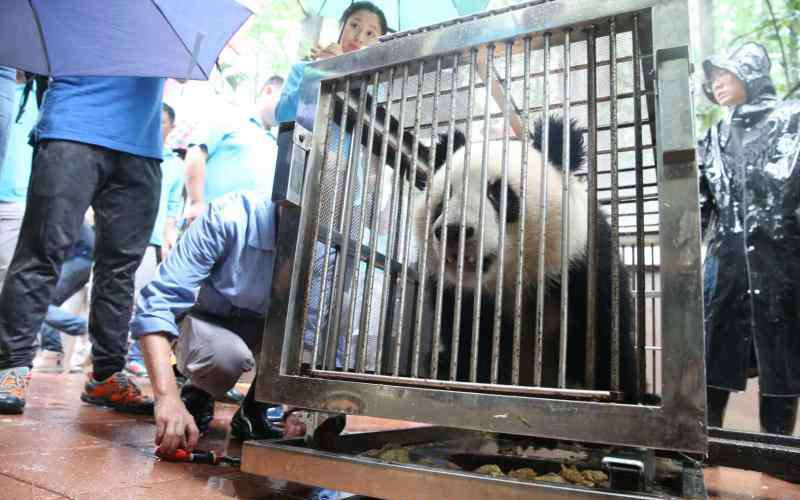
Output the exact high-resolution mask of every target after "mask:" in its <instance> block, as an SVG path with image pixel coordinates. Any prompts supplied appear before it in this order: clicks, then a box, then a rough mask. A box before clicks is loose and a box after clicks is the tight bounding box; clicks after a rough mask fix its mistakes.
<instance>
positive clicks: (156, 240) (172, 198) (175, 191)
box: [150, 148, 186, 246]
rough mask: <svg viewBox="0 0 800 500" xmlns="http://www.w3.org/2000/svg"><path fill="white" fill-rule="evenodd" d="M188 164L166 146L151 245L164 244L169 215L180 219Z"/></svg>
mask: <svg viewBox="0 0 800 500" xmlns="http://www.w3.org/2000/svg"><path fill="white" fill-rule="evenodd" d="M185 175H186V166H185V165H184V164H183V160H181V159H180V157H179V156H178V155H176V154H175V153H173V152H172V151H170V150H169V149H167V148H164V161H162V162H161V198H160V199H159V201H158V214H157V215H156V223H155V225H154V226H153V235H152V236H151V237H150V244H151V245H158V246H161V245H162V244H164V227H165V226H166V225H167V217H172V218H174V219H178V218H180V216H181V210H182V209H183V180H184V177H185Z"/></svg>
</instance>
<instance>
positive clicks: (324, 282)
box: [311, 78, 350, 368]
mask: <svg viewBox="0 0 800 500" xmlns="http://www.w3.org/2000/svg"><path fill="white" fill-rule="evenodd" d="M349 96H350V78H345V81H344V100H345V102H347V99H349ZM333 98H334V99H335V98H336V94H335V93H334V94H333ZM331 107H332V108H333V106H331ZM341 121H342V123H341V124H340V125H339V127H340V128H339V141H338V143H337V144H336V147H337V152H336V166H335V170H336V172H335V174H334V176H335V177H334V181H333V204H334V207H335V206H336V200H337V199H338V193H339V173H340V172H341V168H340V167H341V164H342V156H343V154H344V149H345V147H344V138H345V130H346V128H347V113H343V114H342V118H341ZM323 175H324V174H323ZM319 203H320V204H322V198H320V200H319ZM334 217H335V214H334V213H331V220H330V222H329V223H328V228H327V229H328V234H327V237H326V239H325V257H324V261H323V264H322V277H321V283H320V293H319V310H318V311H317V324H316V327H315V329H316V331H315V334H314V339H315V340H314V354H313V358H312V363H311V366H312V367H314V368H316V366H317V357H318V353H319V340H320V336H321V329H322V316H323V315H324V313H325V299H326V290H327V288H328V286H327V285H328V283H327V279H328V270H329V264H330V260H331V246H332V244H333V226H334V223H333V219H334ZM315 253H316V252H315ZM329 332H330V330H329ZM326 346H328V347H329V346H330V333H328V335H327V336H326ZM328 351H329V349H327V348H326V350H325V353H323V357H322V365H323V366H328V364H327V361H328ZM334 364H335V360H334Z"/></svg>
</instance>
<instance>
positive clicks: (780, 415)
mask: <svg viewBox="0 0 800 500" xmlns="http://www.w3.org/2000/svg"><path fill="white" fill-rule="evenodd" d="M730 395H731V393H730V391H726V390H723V389H717V388H716V387H709V388H708V425H709V426H711V427H722V423H723V421H724V420H725V410H726V409H727V407H728V399H729V398H730ZM797 401H798V399H797V398H796V397H775V396H763V395H760V396H759V400H758V419H759V421H760V422H761V432H768V433H770V434H783V435H787V436H789V435H791V434H792V431H793V430H794V425H795V421H796V420H797Z"/></svg>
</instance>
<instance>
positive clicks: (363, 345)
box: [345, 71, 380, 372]
mask: <svg viewBox="0 0 800 500" xmlns="http://www.w3.org/2000/svg"><path fill="white" fill-rule="evenodd" d="M379 83H380V71H376V72H375V73H374V74H373V75H372V105H371V106H370V113H369V131H368V132H367V149H366V154H365V156H364V158H365V160H364V161H365V162H366V163H365V166H364V178H363V182H362V183H361V219H360V221H359V222H360V224H359V228H358V241H359V244H358V245H357V246H356V255H355V259H354V262H355V264H356V265H355V269H354V270H353V281H352V285H351V289H353V290H358V288H359V283H360V278H361V258H362V253H363V246H362V245H361V244H360V242H362V241H364V230H365V229H366V228H367V226H368V225H369V222H370V221H375V218H370V216H369V214H367V206H368V203H369V193H370V192H374V191H371V190H370V182H369V177H370V171H371V168H370V165H372V157H371V152H372V147H373V145H374V143H375V118H376V116H377V113H378V89H379V88H380V87H379ZM373 226H375V224H374V223H373ZM374 232H375V228H374V227H373V229H372V230H371V231H370V235H371V234H372V233H374ZM364 299H365V300H366V302H369V301H370V300H371V297H370V296H369V295H366V294H365V295H364ZM362 307H366V304H365V302H363V301H362ZM355 324H356V308H355V307H350V318H349V322H348V325H355ZM367 324H369V322H367ZM367 328H368V326H367ZM368 333H369V331H368V330H367V329H365V328H363V327H361V328H359V335H358V346H357V347H356V360H355V370H356V371H357V372H363V371H364V360H365V357H366V350H367V342H368V338H369V335H368ZM349 368H350V349H349V347H348V348H347V352H346V353H345V370H348V369H349Z"/></svg>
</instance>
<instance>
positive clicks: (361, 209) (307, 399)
mask: <svg viewBox="0 0 800 500" xmlns="http://www.w3.org/2000/svg"><path fill="white" fill-rule="evenodd" d="M688 25H689V24H688V14H687V8H686V4H685V2H684V1H679V0H666V1H634V0H621V1H617V2H590V1H583V0H573V1H561V0H556V1H551V2H545V1H539V2H530V3H527V4H524V5H522V6H516V7H512V8H508V9H504V10H502V11H495V12H494V13H492V14H490V15H480V16H474V17H473V18H464V19H460V20H457V21H455V22H452V23H445V24H443V25H439V26H435V27H431V28H427V29H424V30H417V31H414V32H408V33H400V34H395V35H392V36H389V37H386V38H384V39H383V40H382V42H381V43H380V44H378V45H377V46H375V47H372V48H370V49H369V50H365V51H360V52H357V53H353V54H348V55H345V56H342V57H338V58H335V59H332V60H326V61H320V62H317V63H314V64H311V65H309V66H308V67H307V69H306V76H305V79H304V82H303V87H302V89H301V98H300V106H299V110H298V120H297V126H296V128H295V130H294V135H293V137H292V138H291V139H292V140H291V144H288V147H287V141H286V140H285V139H284V140H283V141H282V143H281V146H280V153H279V161H278V165H279V171H278V174H277V177H276V187H275V193H274V194H273V198H274V199H275V200H276V201H278V202H279V203H280V205H281V211H280V217H279V249H278V259H277V264H276V272H275V279H274V283H273V301H272V304H271V308H270V311H269V313H268V322H267V327H266V330H265V335H264V340H263V348H262V364H261V370H260V373H259V375H258V385H257V397H258V398H259V399H260V400H263V401H273V402H284V403H287V404H291V405H294V406H298V407H304V408H309V409H316V410H323V411H341V412H346V413H355V414H367V415H372V416H377V417H389V418H399V419H407V420H415V421H420V422H427V423H433V424H439V425H447V426H452V427H462V428H471V429H479V430H485V431H493V432H504V433H510V434H521V435H536V436H543V437H552V438H561V439H570V440H576V441H587V442H598V443H609V444H624V445H632V446H643V447H650V448H661V449H674V450H680V451H689V452H704V451H705V449H706V423H705V372H704V358H703V340H702V306H701V304H702V303H701V297H702V296H701V278H700V241H699V216H698V200H697V182H696V167H695V165H694V163H693V161H694V156H693V151H694V139H693V128H692V112H691V102H690V93H689V83H688V82H689V71H690V67H689V61H688V57H689V51H688ZM551 115H558V116H560V117H562V118H563V119H564V121H565V122H569V120H575V121H576V122H577V123H578V124H579V125H580V126H581V127H584V128H585V132H583V133H584V142H585V144H586V148H587V161H586V164H585V166H584V168H583V169H582V170H581V171H580V172H578V174H577V177H579V179H580V180H579V181H578V182H576V183H572V182H564V183H562V186H561V187H560V189H561V190H562V191H561V195H562V196H563V197H568V196H569V190H570V189H586V191H587V194H588V200H589V202H588V214H586V218H587V220H588V227H587V233H588V234H589V240H588V245H587V246H588V251H587V267H588V269H589V272H588V276H589V282H588V286H587V287H586V288H587V290H586V293H587V295H588V300H587V304H588V306H587V316H588V317H589V318H594V317H596V314H597V311H596V303H597V301H596V299H595V294H596V287H597V285H596V279H597V267H598V262H597V259H598V256H599V253H598V251H597V241H596V234H597V226H598V221H599V220H600V218H601V217H608V218H609V220H610V223H611V232H612V238H611V253H610V255H611V260H612V265H611V282H612V284H611V286H612V292H613V293H612V299H611V300H612V316H611V325H610V326H611V339H610V343H611V346H610V349H609V353H610V356H611V363H610V366H611V370H610V372H611V373H609V374H608V377H609V380H610V387H609V388H607V389H602V390H600V389H597V388H596V381H597V377H598V376H599V374H598V373H597V370H596V369H595V366H594V365H595V357H594V356H593V354H592V353H594V352H596V350H597V349H598V346H597V334H596V329H597V326H596V322H594V321H591V320H590V321H588V322H587V325H588V328H587V330H588V331H587V334H586V352H587V354H586V357H585V367H584V368H585V371H584V372H583V373H584V379H583V380H582V381H579V382H580V384H579V385H578V386H576V384H575V383H574V381H573V382H572V383H568V381H567V377H566V372H567V356H566V352H567V333H568V330H567V324H568V322H569V320H570V318H569V316H568V314H567V305H568V303H569V300H570V296H569V291H568V287H567V286H566V285H564V286H562V287H561V295H560V297H556V299H557V304H556V308H555V310H549V309H548V310H545V306H544V304H545V301H544V300H543V293H544V292H543V290H544V289H545V287H544V286H543V283H544V282H545V276H544V272H543V269H544V266H543V263H544V247H545V243H546V241H545V238H539V248H535V249H529V250H525V249H524V248H522V246H521V245H520V246H519V248H517V249H516V255H504V251H503V246H502V245H501V246H500V250H499V252H498V255H497V257H496V260H497V263H496V265H497V267H498V268H499V271H498V276H501V277H502V276H504V273H505V275H507V276H510V277H512V278H513V280H512V282H513V283H514V285H513V286H512V287H507V286H505V282H504V280H503V279H498V280H497V281H496V283H491V284H489V286H490V287H491V289H492V290H493V293H494V295H495V301H496V307H495V310H494V311H489V312H488V313H489V314H493V319H494V326H493V335H492V339H491V346H490V349H489V351H488V353H489V354H488V356H491V358H490V359H489V360H488V362H489V363H490V366H491V369H490V376H489V379H488V380H479V378H478V377H477V376H476V366H477V364H478V362H479V360H478V359H477V358H478V357H479V354H480V353H481V351H479V349H478V346H477V345H476V344H477V339H478V335H477V330H476V331H475V332H472V336H471V337H470V339H471V342H472V349H471V350H470V351H469V352H470V354H471V356H470V359H469V366H468V367H461V368H462V370H466V372H467V373H468V374H469V375H468V379H467V380H464V379H463V378H461V377H458V376H457V373H458V370H459V360H458V356H455V355H451V357H450V360H449V363H447V365H446V366H442V365H441V364H440V363H439V359H438V358H439V356H440V353H442V352H445V351H446V350H447V349H451V350H452V351H456V350H457V349H458V348H459V347H458V346H459V340H458V338H459V334H461V335H470V332H462V331H461V329H460V326H459V322H460V319H461V314H460V311H461V310H462V309H466V308H469V309H470V310H472V311H473V318H474V319H475V321H474V322H473V327H475V328H477V327H476V326H475V325H478V324H479V319H480V317H481V315H482V314H487V312H486V311H483V310H482V308H481V304H480V298H479V297H480V294H475V297H474V299H472V300H466V299H465V296H464V294H463V293H462V290H463V287H460V286H457V287H456V290H455V314H453V315H452V317H443V307H442V294H443V291H442V283H443V275H444V259H440V260H441V262H440V263H436V264H438V269H433V270H432V269H431V267H432V266H433V264H432V263H430V262H429V260H430V259H429V256H430V253H429V252H430V250H429V246H432V245H433V244H437V242H436V241H435V239H431V238H429V234H430V231H429V229H430V223H431V206H430V201H429V200H430V196H429V194H430V192H431V186H432V184H433V182H432V176H433V165H432V163H433V161H432V160H433V159H434V158H436V157H437V155H439V156H440V158H444V162H443V166H442V167H441V168H443V169H444V172H445V186H450V185H451V183H457V182H458V183H472V182H477V183H479V184H480V185H481V187H482V189H483V193H482V194H484V195H485V194H486V182H485V181H486V172H487V167H486V165H487V164H488V163H489V162H493V161H494V162H498V163H500V164H501V171H502V183H503V184H502V185H503V187H505V186H506V185H507V183H508V174H509V168H510V167H509V164H510V163H511V162H510V160H509V158H510V153H509V151H510V150H511V149H514V148H512V147H511V146H512V145H513V144H514V143H518V142H520V141H521V142H522V144H524V145H526V146H525V147H519V148H516V149H518V150H519V153H518V154H521V155H522V157H521V159H520V162H519V164H520V165H521V166H520V169H521V172H520V175H521V177H522V178H523V182H522V186H527V185H528V184H526V182H525V181H524V179H525V178H526V176H527V175H528V166H529V165H528V164H529V155H530V154H531V153H530V150H529V147H527V144H528V143H529V142H530V141H529V140H528V139H527V138H528V137H529V134H530V133H531V131H532V130H533V123H534V121H535V120H536V119H541V118H544V117H549V116H551ZM549 128H550V122H549V120H547V119H544V120H542V129H543V130H542V132H543V135H544V137H545V138H547V137H548V134H549ZM456 129H458V130H460V131H462V132H463V133H464V135H465V136H466V144H465V146H464V156H466V157H467V158H469V157H470V155H471V154H474V155H481V164H482V170H481V177H480V178H473V176H472V175H463V176H461V177H456V176H454V175H451V173H453V172H454V168H457V167H458V165H454V164H453V163H454V159H453V154H452V153H453V146H452V144H453V138H454V134H455V130H456ZM308 131H313V133H311V132H308ZM440 134H444V136H446V137H447V138H449V139H450V140H449V142H448V143H447V144H448V145H447V146H446V147H445V146H442V147H443V148H444V149H445V151H436V149H437V146H438V144H439V142H438V139H437V138H438V137H439V135H440ZM563 134H564V136H563V139H564V142H565V143H569V134H570V128H569V127H564V130H563ZM523 138H524V139H523ZM542 142H543V148H544V151H543V156H544V157H548V154H547V147H548V146H547V144H548V141H547V140H544V141H542ZM490 148H492V149H495V150H496V151H498V152H500V157H499V158H497V157H494V156H492V157H490V155H489V150H490ZM563 150H564V153H563V164H564V165H568V164H569V160H570V158H569V155H570V151H569V148H566V147H565V148H563ZM473 151H474V153H473ZM467 162H468V160H467ZM548 170H549V169H543V170H542V172H547V171H548ZM465 171H466V169H465ZM533 172H535V171H534V170H531V175H533ZM553 182H554V181H553V179H552V178H551V179H550V180H548V178H547V174H545V175H543V176H542V179H541V182H540V184H539V185H540V186H545V187H544V188H540V189H539V193H535V194H538V195H539V196H540V197H534V198H536V199H526V196H525V193H523V194H522V196H521V197H520V203H521V205H522V207H521V211H522V212H523V213H524V212H525V210H526V209H525V203H531V202H533V203H538V204H539V206H540V207H544V206H546V203H547V202H548V199H549V198H548V194H547V189H548V187H551V188H552V189H556V188H555V187H554V186H556V185H555V184H554V183H553ZM524 189H525V187H523V190H524ZM445 191H447V189H445ZM501 193H502V197H503V200H502V201H501V202H500V206H501V209H500V214H499V218H500V221H501V223H500V224H499V231H500V240H499V241H506V239H509V238H518V240H517V241H525V235H526V231H532V230H537V231H541V233H540V236H544V229H543V228H545V227H546V224H547V222H546V221H544V220H542V221H540V223H539V224H538V226H537V227H534V228H533V229H531V228H530V227H526V226H525V224H524V223H522V224H518V226H519V227H518V228H515V231H514V234H506V233H505V229H506V227H505V224H504V223H503V221H505V220H506V217H507V213H506V209H505V207H506V203H505V201H506V200H505V198H506V196H507V194H506V190H505V189H501ZM485 198H486V196H483V198H482V199H485ZM423 200H424V202H423ZM415 203H424V206H425V210H424V214H425V215H424V217H423V218H422V219H421V221H420V220H415V218H414V217H413V215H414V214H413V213H412V212H414V208H413V207H414V206H415ZM442 204H443V207H442V211H443V213H444V214H447V211H448V210H456V213H461V214H462V217H461V224H460V232H459V234H460V235H461V236H460V241H459V252H458V273H457V275H458V280H459V283H461V282H462V281H461V280H462V279H463V269H464V266H465V265H469V264H465V261H466V255H465V253H466V252H465V249H464V237H463V234H464V233H465V231H464V216H463V214H464V213H465V206H461V207H458V206H455V207H452V206H451V207H448V202H447V197H446V196H445V197H444V200H443V203H442ZM487 205H488V202H485V201H481V210H480V211H481V220H482V221H483V220H484V219H485V216H486V212H487V210H488V208H487ZM459 209H460V212H459ZM541 213H542V214H546V213H547V212H546V211H542V212H541ZM604 214H605V215H604ZM560 216H561V220H560V222H559V223H558V224H559V225H560V224H563V228H565V229H566V230H562V231H561V234H560V239H561V247H560V248H567V247H568V246H569V241H570V237H571V231H570V230H568V228H569V221H570V213H569V203H563V204H562V207H561V214H560ZM575 216H576V214H572V217H573V218H574V217H575ZM416 224H424V225H425V231H423V234H424V235H425V236H424V238H419V237H416V236H415V234H416ZM446 231H447V229H446V227H445V228H444V229H443V232H445V233H446ZM481 232H482V229H481ZM482 239H483V237H482V236H481V239H480V243H479V245H478V255H477V259H476V262H482V256H483V241H482ZM446 240H447V237H446V235H445V236H443V237H441V242H442V243H441V244H442V245H444V242H445V241H446ZM443 248H444V247H442V249H443ZM528 255H533V256H534V257H533V258H537V259H539V260H538V262H539V265H538V286H537V293H538V294H539V296H538V300H537V310H536V311H523V310H522V304H523V298H522V295H523V290H522V281H523V270H522V267H523V266H522V264H523V260H524V257H526V256H528ZM561 255H562V256H561V258H560V269H561V277H562V281H564V280H566V279H567V278H566V277H567V276H568V275H569V266H570V261H569V258H568V256H567V253H566V252H561ZM527 258H531V257H527ZM618 263H619V264H622V267H623V268H625V269H627V276H629V277H630V280H629V281H626V280H625V276H626V274H625V273H620V272H619V271H618V266H617V264H618ZM478 268H481V266H478ZM432 271H433V274H434V276H436V277H437V278H438V279H436V280H434V282H433V283H434V287H433V288H434V289H433V290H426V287H427V286H429V283H428V280H427V279H426V276H428V275H430V274H432ZM481 274H482V273H481V272H478V273H477V280H478V283H479V285H477V287H476V288H477V289H481V286H480V280H481ZM621 287H628V288H629V289H630V290H631V295H632V297H633V299H634V301H633V305H634V307H633V309H632V311H633V313H632V314H633V316H634V317H633V318H629V319H630V324H631V325H633V326H632V328H631V329H630V331H621V330H622V328H621V324H620V323H621V321H620V294H619V290H620V289H621ZM512 289H513V290H512ZM503 302H505V304H503ZM504 308H506V309H505V310H507V311H508V310H510V311H512V314H513V319H514V321H513V328H512V329H503V328H501V327H500V321H499V319H500V316H501V315H502V313H503V310H504ZM548 315H550V316H555V319H556V320H557V321H558V325H559V333H558V338H557V341H556V342H554V343H551V344H552V345H550V344H548V345H547V346H544V345H543V324H544V322H545V321H546V320H547V316H548ZM444 321H452V322H453V323H454V324H453V339H452V342H448V344H449V345H442V339H441V336H440V330H441V325H442V322H444ZM625 335H630V336H631V338H632V340H631V342H632V344H633V346H634V347H635V364H636V370H634V371H633V373H634V374H635V378H636V380H635V381H634V382H633V384H634V385H635V386H636V387H637V388H638V390H637V391H636V392H637V394H638V397H639V400H637V401H629V400H627V401H623V400H622V398H621V393H620V387H621V385H622V384H623V382H625V381H624V380H622V378H623V376H624V374H622V373H620V370H619V369H618V367H619V363H618V360H619V356H620V351H621V340H622V339H623V338H624V337H623V336H625ZM501 339H510V342H511V345H512V346H513V351H512V355H511V368H510V374H511V375H510V382H509V381H507V380H504V381H502V383H501V381H500V380H499V378H498V370H499V368H500V367H499V366H498V365H500V364H501V363H500V354H499V351H500V343H501ZM526 342H527V343H526ZM546 347H547V348H552V349H551V350H548V349H546ZM452 351H451V352H452ZM485 352H486V351H484V354H485ZM504 359H505V360H506V361H507V358H504ZM551 359H556V360H557V362H556V364H557V367H554V372H555V373H556V374H557V376H556V377H555V378H554V379H552V380H549V381H547V380H544V379H543V375H542V372H543V365H544V364H545V363H546V362H548V361H547V360H551ZM484 361H487V360H484ZM622 421H624V422H626V425H614V424H615V423H617V424H618V423H619V422H622Z"/></svg>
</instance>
